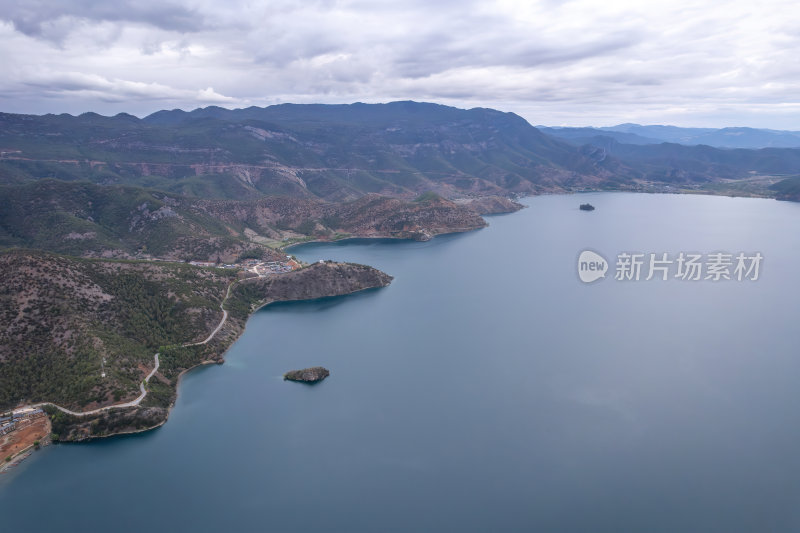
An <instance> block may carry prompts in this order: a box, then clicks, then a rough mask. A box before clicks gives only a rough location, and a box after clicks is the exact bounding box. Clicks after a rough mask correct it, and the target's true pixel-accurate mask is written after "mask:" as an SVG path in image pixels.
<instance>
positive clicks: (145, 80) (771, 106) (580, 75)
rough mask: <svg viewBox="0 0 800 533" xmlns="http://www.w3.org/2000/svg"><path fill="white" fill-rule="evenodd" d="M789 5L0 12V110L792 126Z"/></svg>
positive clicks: (551, 0) (338, 5)
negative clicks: (325, 107)
mask: <svg viewBox="0 0 800 533" xmlns="http://www.w3.org/2000/svg"><path fill="white" fill-rule="evenodd" d="M798 20H800V6H798V4H797V3H796V0H795V1H783V0H761V1H758V2H754V1H752V0H748V1H746V2H745V1H738V0H732V1H725V2H720V1H706V2H687V1H681V0H673V1H669V2H660V1H650V0H647V1H643V0H635V1H619V0H606V1H594V0H576V1H574V2H559V1H555V0H541V1H538V2H534V1H529V2H518V1H496V2H488V1H483V2H470V1H469V0H458V1H454V0H438V1H429V0H394V1H388V2H383V1H378V0H353V1H347V0H344V1H327V0H298V1H284V0H278V1H271V0H270V1H255V0H250V1H248V0H225V1H220V0H114V1H110V0H104V1H91V0H2V2H0V68H2V76H0V110H1V111H6V112H21V113H37V114H38V113H48V112H51V113H61V112H68V113H73V114H76V113H81V112H84V111H89V110H92V111H96V112H99V113H102V114H116V113H118V112H122V111H125V112H128V113H132V114H134V115H138V116H144V115H146V114H149V113H151V112H154V111H156V110H159V109H172V108H176V107H177V108H181V109H186V110H190V109H194V108H196V107H205V106H207V105H220V106H224V107H230V108H234V107H246V106H250V105H258V106H263V105H269V104H275V103H282V102H300V103H305V102H321V103H351V102H356V101H361V102H387V101H392V100H418V101H432V102H438V103H443V104H450V105H455V106H459V107H478V106H480V107H494V108H497V109H501V110H503V111H513V112H515V113H518V114H519V115H522V116H523V117H525V118H526V119H527V120H528V121H529V122H531V123H532V124H547V125H595V126H603V125H612V124H617V123H621V122H639V123H645V124H656V123H660V124H676V125H681V126H714V127H722V126H732V125H743V126H754V127H771V128H776V129H793V130H800V24H798Z"/></svg>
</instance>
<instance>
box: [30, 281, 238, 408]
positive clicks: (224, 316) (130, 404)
mask: <svg viewBox="0 0 800 533" xmlns="http://www.w3.org/2000/svg"><path fill="white" fill-rule="evenodd" d="M234 283H236V282H235V281H233V282H231V283H230V285H228V290H227V292H226V293H225V298H223V299H222V302H221V303H220V304H219V308H220V309H221V310H222V320H220V322H219V324H218V325H217V327H216V328H215V329H214V331H212V332H211V335H209V336H208V337H206V339H205V340H203V341H200V342H191V343H187V344H182V345H181V346H199V345H201V344H208V343H209V342H210V341H211V339H213V338H214V336H215V335H216V334H217V333H219V330H221V329H222V326H224V325H225V322H226V321H227V320H228V311H226V310H225V302H227V301H228V298H230V296H231V287H233V285H234ZM153 359H154V360H155V364H154V365H153V370H151V371H150V373H149V374H147V376H146V377H145V378H144V380H142V382H141V383H139V390H140V391H141V394H140V395H139V396H138V397H137V398H136V399H135V400H131V401H129V402H125V403H116V404H114V405H107V406H105V407H100V408H98V409H92V410H91V411H82V412H78V411H71V410H69V409H67V408H65V407H61V406H60V405H56V404H54V403H53V402H41V403H36V404H33V405H26V406H23V407H19V408H18V409H24V408H26V407H43V406H45V405H52V406H53V407H55V408H56V409H58V410H59V411H61V412H63V413H66V414H68V415H72V416H89V415H95V414H97V413H102V412H103V411H108V410H110V409H125V408H127V407H136V406H137V405H139V404H140V403H142V400H144V399H145V397H146V396H147V389H146V388H145V385H146V384H147V382H149V381H150V378H152V377H153V376H154V375H155V373H156V372H158V353H156V354H155V355H154V356H153Z"/></svg>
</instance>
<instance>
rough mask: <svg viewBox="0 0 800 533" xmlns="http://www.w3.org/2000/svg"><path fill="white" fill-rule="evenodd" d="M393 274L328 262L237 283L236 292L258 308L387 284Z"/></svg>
mask: <svg viewBox="0 0 800 533" xmlns="http://www.w3.org/2000/svg"><path fill="white" fill-rule="evenodd" d="M391 282H392V276H390V275H388V274H386V273H384V272H381V271H380V270H377V269H375V268H372V267H370V266H366V265H356V264H353V263H336V262H333V261H325V262H321V263H314V264H312V265H310V266H308V267H306V268H302V269H300V270H296V271H294V272H290V273H288V274H285V275H282V276H272V277H269V278H260V279H251V280H246V281H243V282H241V283H239V284H237V285H236V286H235V288H234V295H235V296H236V298H237V299H238V300H239V301H240V302H245V303H247V304H248V305H250V308H251V309H253V310H254V309H256V308H258V307H262V306H264V305H267V304H270V303H273V302H289V301H296V300H314V299H317V298H324V297H329V296H341V295H344V294H350V293H353V292H357V291H361V290H364V289H374V288H379V287H386V286H387V285H389V284H390V283H391Z"/></svg>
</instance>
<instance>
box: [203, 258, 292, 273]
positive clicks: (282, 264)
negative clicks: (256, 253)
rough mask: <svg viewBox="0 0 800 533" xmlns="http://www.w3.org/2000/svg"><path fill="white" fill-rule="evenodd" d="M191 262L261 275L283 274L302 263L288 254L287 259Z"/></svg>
mask: <svg viewBox="0 0 800 533" xmlns="http://www.w3.org/2000/svg"><path fill="white" fill-rule="evenodd" d="M189 264H190V265H192V266H197V267H214V268H230V269H243V270H246V271H249V272H252V273H254V274H258V275H259V276H261V277H264V276H268V275H270V274H283V273H285V272H291V271H292V270H297V269H298V268H300V263H298V262H297V261H295V260H294V259H293V258H292V256H290V255H287V256H286V258H285V259H281V260H279V261H262V260H261V259H245V260H244V261H242V262H241V263H235V264H234V263H230V264H225V263H213V262H211V261H189Z"/></svg>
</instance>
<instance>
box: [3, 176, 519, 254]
mask: <svg viewBox="0 0 800 533" xmlns="http://www.w3.org/2000/svg"><path fill="white" fill-rule="evenodd" d="M488 201H489V200H488V199H487V202H488ZM493 202H494V203H495V204H497V205H499V206H500V208H501V209H503V208H507V209H509V210H514V209H515V207H516V205H514V204H513V202H511V201H510V200H506V199H497V200H494V201H493ZM470 205H473V206H475V205H476V204H474V203H473V204H469V203H467V204H461V203H459V204H456V203H454V202H451V201H449V200H444V199H443V198H441V197H439V196H437V195H436V194H432V193H429V194H426V195H422V196H420V197H419V198H417V199H416V200H413V201H409V200H402V199H397V198H387V197H383V196H379V195H375V194H368V195H365V196H363V197H361V198H358V199H356V200H352V201H349V202H341V203H331V202H325V201H323V200H319V199H315V198H290V197H285V196H272V197H264V198H260V199H257V200H251V201H236V200H200V199H197V198H192V197H185V196H179V195H175V194H170V193H164V192H161V191H155V190H149V189H142V188H138V187H127V186H116V185H114V186H102V185H95V184H91V183H85V182H82V183H70V182H63V181H58V180H51V179H47V180H39V181H36V182H33V183H28V184H25V185H16V186H0V247H24V248H36V249H42V250H48V251H53V252H57V253H63V254H70V255H76V256H83V257H109V258H110V257H113V258H124V259H148V258H159V259H167V260H172V261H188V260H200V261H221V262H234V261H236V260H237V259H241V258H244V257H261V258H265V259H267V258H273V259H279V258H280V257H282V254H279V253H278V252H276V251H275V250H273V249H272V248H270V247H269V246H267V245H266V244H270V245H271V246H273V247H276V246H279V245H282V244H284V239H292V238H295V239H298V238H300V239H301V238H304V237H313V238H317V239H333V238H341V237H343V236H359V237H396V238H415V239H427V238H430V237H431V236H433V235H438V234H441V233H452V232H458V231H466V230H472V229H477V228H481V227H483V226H485V225H486V223H485V221H484V220H483V219H482V218H481V217H480V216H478V215H477V214H476V212H475V209H471V208H469V206H470ZM265 243H266V244H265Z"/></svg>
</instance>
